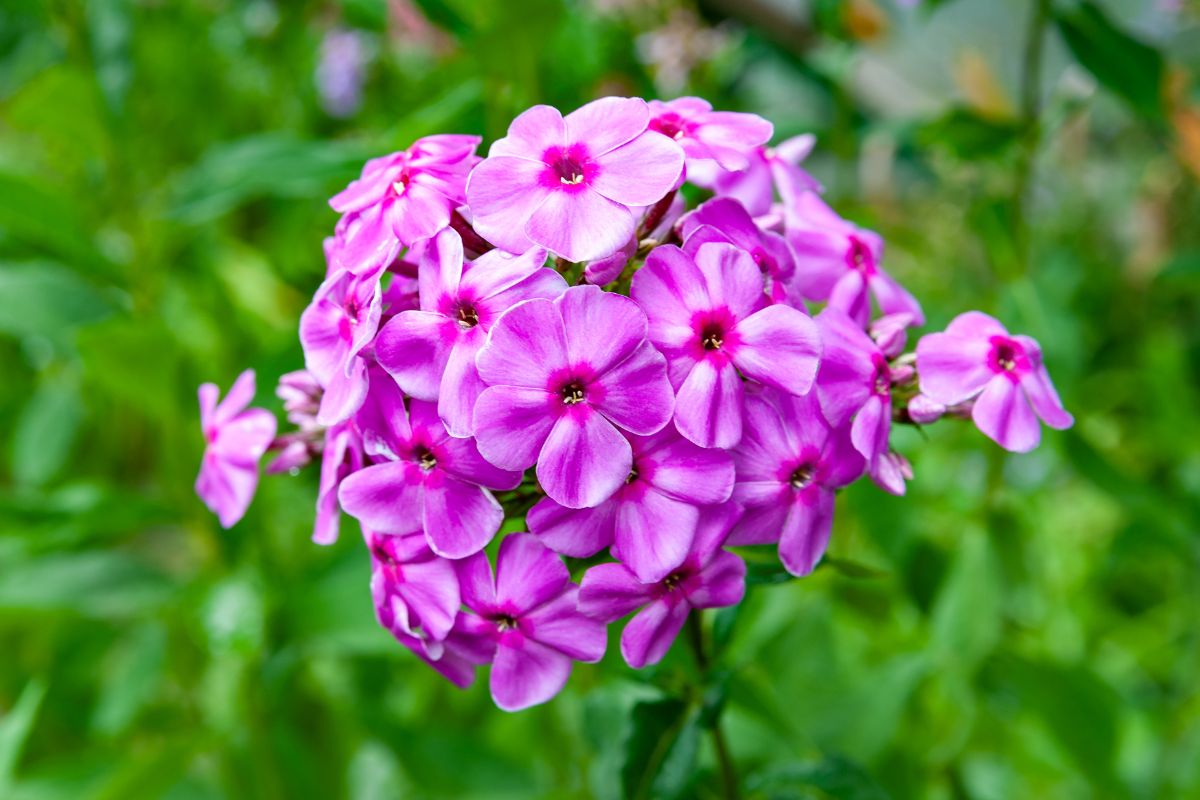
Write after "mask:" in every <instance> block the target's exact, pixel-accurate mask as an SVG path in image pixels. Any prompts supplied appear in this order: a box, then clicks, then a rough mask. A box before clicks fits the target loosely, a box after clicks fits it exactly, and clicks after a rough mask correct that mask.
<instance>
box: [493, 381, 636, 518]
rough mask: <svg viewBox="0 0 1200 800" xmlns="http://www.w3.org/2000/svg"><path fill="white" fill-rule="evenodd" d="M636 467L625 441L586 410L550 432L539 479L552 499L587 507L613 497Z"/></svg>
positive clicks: (568, 416) (565, 418)
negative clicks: (632, 468) (631, 468)
mask: <svg viewBox="0 0 1200 800" xmlns="http://www.w3.org/2000/svg"><path fill="white" fill-rule="evenodd" d="M489 391H490V390H489ZM485 396H486V393H485ZM632 464H633V452H632V450H631V449H630V447H629V442H628V441H627V440H626V439H625V437H624V436H622V435H621V434H620V433H619V432H618V431H617V429H616V428H614V427H613V425H612V423H611V422H609V421H608V420H606V419H605V418H604V417H603V416H602V415H601V414H600V413H599V412H597V411H596V410H594V409H592V408H590V407H588V406H586V405H580V406H578V407H577V410H576V411H573V412H571V413H568V414H565V415H564V416H562V417H560V418H559V420H558V422H556V423H555V424H554V427H553V428H552V429H551V430H550V435H549V436H548V437H547V438H546V444H545V445H544V446H543V447H542V452H541V457H540V458H539V460H538V464H537V477H538V482H539V483H541V485H542V488H543V489H545V490H546V494H548V495H549V496H550V497H552V498H554V500H555V501H557V502H558V503H561V504H562V505H564V506H568V507H570V508H585V507H588V506H596V505H599V504H600V503H602V502H604V501H605V500H607V499H608V498H609V497H611V496H612V494H613V492H615V491H616V490H617V489H618V488H619V487H620V486H621V484H622V483H624V481H625V478H626V476H628V475H629V469H630V467H631V466H632Z"/></svg>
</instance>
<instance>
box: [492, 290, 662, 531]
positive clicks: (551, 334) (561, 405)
mask: <svg viewBox="0 0 1200 800" xmlns="http://www.w3.org/2000/svg"><path fill="white" fill-rule="evenodd" d="M475 364H476V366H477V368H478V370H479V377H480V378H481V379H482V380H483V382H484V383H485V384H487V386H488V388H487V389H485V390H484V391H483V393H482V394H480V395H479V401H478V402H477V403H476V404H475V436H476V439H477V440H478V442H479V452H480V453H482V454H483V457H484V458H486V459H487V460H488V461H490V462H491V463H493V464H495V465H496V466H498V467H501V468H503V469H515V470H521V469H525V468H527V467H530V466H532V465H533V464H534V463H535V462H536V463H537V476H538V481H539V482H540V483H541V485H542V488H544V489H545V490H546V494H547V495H549V496H550V497H552V498H554V500H555V501H556V502H558V503H560V504H562V505H564V506H569V507H571V508H583V507H590V506H596V505H599V504H600V503H601V502H603V501H604V500H606V499H607V498H608V497H609V496H610V495H612V493H613V492H615V491H616V490H617V489H618V488H619V487H620V486H621V484H622V483H623V482H624V481H625V478H626V477H627V476H628V475H629V470H630V467H631V465H632V462H633V456H632V450H631V449H630V446H629V442H628V441H627V440H626V438H625V437H624V436H623V435H622V434H621V431H628V432H629V433H636V434H641V435H649V434H652V433H657V432H658V431H659V430H661V429H662V427H663V426H664V425H666V424H667V422H668V421H669V420H670V419H671V411H672V407H673V399H674V397H673V392H672V391H671V384H670V382H669V381H668V380H667V366H666V361H665V360H664V359H663V357H662V355H661V354H660V353H659V352H658V351H657V350H655V349H654V346H653V345H651V344H650V343H649V342H648V341H647V340H646V315H645V314H643V313H642V311H641V309H640V308H638V306H637V304H636V303H634V302H633V301H632V300H630V299H629V298H627V297H621V296H620V295H616V294H611V293H609V292H605V291H603V290H601V289H600V288H598V287H596V286H575V287H572V288H570V289H568V290H567V291H566V292H564V293H563V294H562V295H560V296H559V297H557V298H555V299H554V300H545V299H535V300H526V301H525V302H523V303H519V304H517V305H515V306H513V307H512V308H511V309H509V310H508V311H507V312H506V313H505V314H504V315H503V316H502V317H500V319H499V320H498V321H497V322H496V324H495V325H494V326H493V327H492V330H491V332H490V333H489V334H488V339H487V343H486V344H484V346H483V347H482V349H480V351H479V355H478V356H477V357H476V359H475Z"/></svg>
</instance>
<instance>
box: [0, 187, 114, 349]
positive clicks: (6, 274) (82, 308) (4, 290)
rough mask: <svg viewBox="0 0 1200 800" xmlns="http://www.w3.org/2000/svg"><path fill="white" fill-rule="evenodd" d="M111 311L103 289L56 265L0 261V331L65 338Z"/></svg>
mask: <svg viewBox="0 0 1200 800" xmlns="http://www.w3.org/2000/svg"><path fill="white" fill-rule="evenodd" d="M2 180H3V178H2V177H0V181H2ZM0 224H3V223H2V222H0ZM112 311H113V305H112V302H111V301H110V300H109V299H108V298H106V297H105V296H104V295H103V294H102V293H101V292H99V291H97V290H96V289H95V288H94V287H92V286H91V285H90V284H89V283H88V282H87V281H84V280H83V279H81V278H80V277H79V276H78V275H77V274H75V273H74V272H71V271H70V270H67V269H64V268H63V267H61V266H59V265H57V264H54V263H52V262H46V261H32V262H22V263H18V262H0V334H9V335H12V336H35V335H36V336H45V337H47V338H49V339H54V340H56V341H62V340H63V338H64V336H65V335H66V334H67V333H68V332H69V331H71V330H72V329H74V328H78V327H80V326H83V325H89V324H91V323H93V322H98V321H100V320H102V319H104V318H105V317H107V316H109V315H110V314H111V313H112Z"/></svg>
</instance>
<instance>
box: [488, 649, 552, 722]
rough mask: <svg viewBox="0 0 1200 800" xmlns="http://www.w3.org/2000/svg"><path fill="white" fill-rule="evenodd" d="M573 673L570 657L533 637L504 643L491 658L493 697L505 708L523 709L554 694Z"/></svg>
mask: <svg viewBox="0 0 1200 800" xmlns="http://www.w3.org/2000/svg"><path fill="white" fill-rule="evenodd" d="M570 676H571V659H570V658H569V657H567V656H565V655H563V654H562V653H560V652H558V651H557V650H554V649H553V648H550V647H547V646H546V645H544V644H539V643H537V642H535V641H533V640H532V639H525V640H523V641H522V642H521V643H520V645H519V647H513V646H508V645H505V644H501V645H500V647H498V648H496V660H495V661H494V662H492V676H491V689H492V699H493V700H495V701H496V705H497V706H499V707H500V708H501V709H503V710H505V711H520V710H521V709H524V708H529V707H530V706H536V705H538V704H539V703H545V702H546V701H547V700H550V699H551V698H553V697H554V696H555V695H556V694H558V693H559V692H560V691H562V688H563V687H564V686H566V685H567V678H569V677H570Z"/></svg>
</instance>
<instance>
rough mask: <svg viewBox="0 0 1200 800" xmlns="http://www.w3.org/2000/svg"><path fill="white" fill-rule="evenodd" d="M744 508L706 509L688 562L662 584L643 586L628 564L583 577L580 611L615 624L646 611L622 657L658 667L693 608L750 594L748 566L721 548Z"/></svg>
mask: <svg viewBox="0 0 1200 800" xmlns="http://www.w3.org/2000/svg"><path fill="white" fill-rule="evenodd" d="M740 513H741V509H740V508H739V507H738V506H737V505H735V504H732V503H726V504H723V505H719V506H711V507H709V508H706V509H705V510H704V511H703V513H702V514H701V516H700V521H699V525H698V527H697V530H696V537H695V539H694V541H693V542H692V545H691V547H690V548H689V550H688V553H687V555H686V557H685V559H684V560H683V562H682V563H681V564H680V565H679V566H678V567H677V568H676V569H674V570H673V571H672V572H671V573H670V574H669V575H666V576H664V577H663V578H662V579H660V580H658V581H654V582H651V583H643V582H642V581H641V580H640V579H639V578H638V576H637V575H636V574H634V572H633V571H632V570H630V569H629V567H628V566H626V565H625V564H620V563H615V564H614V563H609V564H597V565H596V566H594V567H592V568H591V569H589V570H588V571H587V573H586V574H585V575H584V576H583V582H582V583H581V584H580V587H579V610H580V611H582V612H583V613H584V614H587V615H588V616H590V617H594V618H596V619H598V620H600V621H601V622H605V623H608V622H613V621H615V620H618V619H620V618H621V617H623V616H625V615H626V614H628V613H630V612H631V611H633V610H634V609H638V608H640V609H641V610H640V611H638V613H637V614H636V615H635V616H634V617H633V619H631V620H630V621H629V624H628V625H626V626H625V630H624V631H623V632H622V633H621V655H622V656H623V657H624V658H625V662H626V663H627V664H629V666H631V667H633V668H634V669H641V668H642V667H644V666H646V665H647V664H657V663H658V662H659V661H661V660H662V657H663V656H664V655H666V654H667V650H669V649H670V648H671V644H672V643H673V642H674V641H675V637H676V636H678V635H679V631H680V630H682V629H683V624H684V622H686V621H687V617H688V614H689V613H691V611H692V609H702V608H720V607H722V606H732V605H737V604H738V603H740V602H741V601H742V596H743V595H744V594H745V592H746V563H745V562H744V561H742V559H740V558H738V557H737V556H736V555H734V554H733V553H729V552H726V551H724V550H722V549H721V545H722V543H723V542H724V541H725V538H726V536H727V535H728V533H729V529H730V526H732V525H733V523H734V522H735V521H736V520H737V519H738V517H739V515H740Z"/></svg>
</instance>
